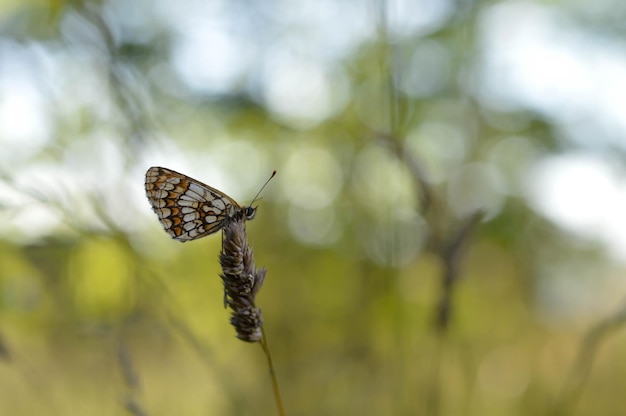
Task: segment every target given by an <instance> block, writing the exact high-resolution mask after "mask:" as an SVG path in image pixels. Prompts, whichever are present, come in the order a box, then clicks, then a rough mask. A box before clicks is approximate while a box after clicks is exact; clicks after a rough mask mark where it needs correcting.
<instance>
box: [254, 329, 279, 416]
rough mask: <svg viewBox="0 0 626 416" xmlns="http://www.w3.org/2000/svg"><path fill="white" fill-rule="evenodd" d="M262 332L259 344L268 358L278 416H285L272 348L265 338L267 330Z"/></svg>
mask: <svg viewBox="0 0 626 416" xmlns="http://www.w3.org/2000/svg"><path fill="white" fill-rule="evenodd" d="M261 332H262V334H263V337H262V338H261V341H259V344H261V348H263V352H264V353H265V356H266V357H267V365H268V367H269V370H270V376H271V378H272V387H273V388H274V399H276V407H277V408H278V414H279V415H280V416H285V408H284V407H283V399H282V398H281V396H280V388H278V379H277V378H276V371H275V370H274V364H273V363H272V354H270V347H269V345H268V344H267V337H266V336H265V330H264V329H263V327H262V326H261Z"/></svg>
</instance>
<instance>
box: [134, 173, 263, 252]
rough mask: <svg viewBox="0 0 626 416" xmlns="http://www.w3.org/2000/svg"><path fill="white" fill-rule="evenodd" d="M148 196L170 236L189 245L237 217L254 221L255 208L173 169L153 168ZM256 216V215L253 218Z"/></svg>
mask: <svg viewBox="0 0 626 416" xmlns="http://www.w3.org/2000/svg"><path fill="white" fill-rule="evenodd" d="M146 196H147V197H148V201H150V205H152V209H153V210H154V212H155V213H156V214H157V216H158V217H159V221H161V224H162V225H163V228H164V229H165V231H167V233H168V234H169V235H170V236H171V237H172V238H174V239H175V240H178V241H181V242H183V243H184V242H185V241H189V240H195V239H197V238H200V237H204V236H205V235H209V234H212V233H215V232H217V231H219V230H220V229H221V228H223V227H224V226H225V225H226V224H227V223H228V221H230V220H231V219H233V218H235V217H243V216H246V214H248V215H247V217H248V219H251V218H252V216H253V214H254V209H253V208H251V207H247V208H242V207H240V206H239V204H237V202H235V201H234V200H233V199H232V198H231V197H229V196H228V195H226V194H224V193H223V192H220V191H218V190H217V189H215V188H211V187H210V186H208V185H205V184H203V183H202V182H199V181H197V180H195V179H192V178H190V177H189V176H185V175H183V174H181V173H178V172H174V171H173V170H169V169H165V168H161V167H152V168H150V169H148V171H147V172H146ZM251 214H252V215H251Z"/></svg>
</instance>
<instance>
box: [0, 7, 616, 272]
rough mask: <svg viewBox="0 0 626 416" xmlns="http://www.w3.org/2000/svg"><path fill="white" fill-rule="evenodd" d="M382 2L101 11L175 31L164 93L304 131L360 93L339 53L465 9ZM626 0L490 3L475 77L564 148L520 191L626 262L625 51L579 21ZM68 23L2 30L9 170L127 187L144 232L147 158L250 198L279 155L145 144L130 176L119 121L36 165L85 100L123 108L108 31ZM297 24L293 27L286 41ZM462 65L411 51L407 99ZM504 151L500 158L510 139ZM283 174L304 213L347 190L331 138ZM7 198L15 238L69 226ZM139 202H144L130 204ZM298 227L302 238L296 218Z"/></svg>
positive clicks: (64, 186)
mask: <svg viewBox="0 0 626 416" xmlns="http://www.w3.org/2000/svg"><path fill="white" fill-rule="evenodd" d="M7 4H9V5H10V4H11V2H8V3H7ZM18 4H19V2H16V3H15V4H14V7H16V8H17V7H19V5H18ZM380 4H383V3H378V2H361V1H331V0H305V1H298V2H289V1H280V0H278V1H272V2H261V3H255V2H231V1H227V0H223V1H205V0H184V1H178V2H171V1H166V0H163V1H148V0H137V1H132V2H129V1H125V0H114V1H109V2H105V6H104V7H105V13H104V15H105V18H106V16H109V20H110V22H114V24H113V26H112V27H113V28H114V32H113V35H114V36H115V37H116V38H117V39H116V40H117V41H124V40H126V41H129V42H130V41H132V43H134V44H141V43H150V42H154V41H156V37H157V36H158V33H159V31H160V30H161V29H162V28H167V29H168V30H170V31H172V32H173V33H175V36H174V42H173V44H172V45H171V55H170V56H169V60H168V61H167V62H163V63H162V64H159V65H154V67H152V68H151V69H150V71H149V79H148V80H147V82H154V81H155V80H158V85H159V87H160V88H162V89H163V90H164V91H166V92H167V93H169V94H171V95H174V96H176V95H178V96H181V97H190V96H194V95H197V94H204V95H209V96H213V97H215V99H216V100H217V99H219V98H220V97H223V96H227V95H229V94H233V93H236V92H240V91H245V92H246V93H247V94H249V95H250V97H252V99H253V100H255V101H256V102H258V103H259V104H260V105H262V106H264V107H265V108H266V109H268V111H269V112H270V113H271V114H272V115H273V116H274V117H275V118H276V119H277V120H280V121H281V122H282V123H284V124H285V125H288V126H290V127H292V128H295V129H302V130H306V129H309V128H312V127H315V126H317V125H319V124H320V123H322V122H324V121H325V120H328V119H329V118H330V117H332V116H333V115H335V114H337V113H338V112H339V111H341V110H342V109H344V108H345V107H346V106H347V105H348V104H349V100H350V99H351V96H352V95H351V94H352V93H354V91H353V90H352V89H353V87H354V86H353V85H351V84H350V80H349V78H348V75H347V73H346V70H345V68H344V67H343V65H342V62H343V60H344V59H346V57H348V56H351V55H354V54H355V53H357V52H358V50H359V48H361V47H363V46H364V45H365V44H367V43H368V42H371V40H372V39H373V38H375V37H376V36H377V35H378V34H377V30H378V29H379V27H380V25H379V24H380V16H382V15H384V16H386V18H387V26H388V28H389V33H390V36H391V37H390V41H391V42H392V43H393V42H394V40H396V39H403V38H408V37H417V38H419V37H420V36H426V35H428V34H429V33H432V32H434V31H436V30H438V29H439V28H441V27H442V26H444V25H446V24H449V19H450V18H451V16H452V13H453V7H457V6H456V4H457V2H452V1H447V0H419V1H408V0H394V1H389V2H387V3H386V9H384V10H383V9H382V6H380ZM5 7H6V8H8V9H10V7H9V6H5ZM616 8H617V9H620V8H619V4H618V3H617V2H610V1H608V0H603V1H600V2H585V1H572V2H560V3H559V2H548V3H546V2H533V1H503V2H496V4H494V5H492V6H490V7H486V8H483V9H481V10H480V16H479V17H480V19H479V21H480V27H479V45H478V46H479V49H478V53H479V55H480V59H477V60H475V62H476V65H475V66H474V67H473V68H472V69H471V73H469V74H467V79H466V80H465V86H466V88H467V90H468V92H469V93H470V94H472V95H473V96H474V97H475V98H476V99H477V100H479V101H480V102H481V103H483V105H485V106H486V107H488V108H491V109H493V111H494V112H502V111H509V110H517V109H522V110H528V111H531V112H535V113H538V114H541V116H542V117H544V118H545V119H548V120H551V122H552V123H553V124H554V126H556V129H557V130H556V134H558V135H559V136H560V139H561V140H563V143H564V145H563V148H564V150H563V151H562V152H560V153H559V155H558V156H554V157H547V158H544V159H542V160H540V161H539V162H538V163H537V164H536V165H533V166H530V167H529V170H530V172H531V175H529V180H528V181H527V182H526V183H524V184H523V186H521V188H520V189H519V190H514V191H511V189H510V188H509V192H512V193H517V194H518V196H523V197H526V198H528V199H529V200H530V202H531V206H533V207H535V209H536V210H537V211H538V212H539V213H541V214H542V215H545V216H546V217H548V218H549V219H550V220H552V221H554V222H555V223H557V224H558V225H560V226H562V227H564V228H566V229H568V230H570V231H572V232H575V233H578V234H579V235H581V236H585V237H587V238H590V239H593V240H598V241H601V242H602V243H603V244H605V245H606V247H607V248H608V250H609V252H610V253H611V254H612V255H613V256H614V257H615V259H618V260H620V261H626V215H624V212H626V183H625V182H624V179H623V176H622V175H621V174H620V172H619V171H618V169H617V160H615V161H614V160H610V158H609V157H608V156H607V153H606V152H602V150H606V149H611V148H615V149H619V150H620V151H624V150H626V139H625V137H626V134H625V133H626V52H624V48H623V45H620V44H616V43H615V42H614V41H612V40H611V37H610V36H607V34H605V33H601V32H597V31H593V30H590V29H588V28H586V27H585V26H584V22H582V21H581V20H580V19H576V18H575V17H576V16H581V15H584V14H588V15H589V16H592V17H594V18H597V19H603V18H606V17H607V14H608V13H611V11H614V10H616ZM5 16H10V13H7V14H6V15H5ZM62 19H63V20H62V22H61V25H60V26H61V31H62V37H63V39H64V43H60V42H56V41H54V40H49V39H48V40H47V39H45V38H43V39H30V40H24V41H16V40H13V39H9V38H3V39H0V147H1V148H2V152H0V165H1V166H2V171H3V172H2V173H3V174H6V173H7V172H9V171H10V172H11V176H12V177H14V178H19V179H17V180H18V183H16V184H15V185H16V187H20V188H21V189H32V190H33V193H37V192H44V193H45V192H48V191H50V190H53V191H52V192H54V189H57V191H58V190H59V189H60V190H63V191H69V193H70V194H71V193H72V192H71V191H72V190H73V191H75V192H80V190H81V189H85V188H90V187H95V186H96V185H95V184H98V185H97V186H98V187H99V191H100V192H102V193H104V194H106V192H111V191H114V190H115V191H118V192H119V189H120V182H122V183H124V187H125V188H124V192H127V194H128V195H129V197H128V200H124V201H122V202H120V203H117V204H116V202H115V201H108V202H107V203H109V204H111V206H109V207H108V209H110V210H111V211H113V212H116V211H120V212H121V211H124V215H119V216H116V218H121V221H123V222H124V226H125V227H131V228H132V227H137V226H138V225H137V224H142V223H143V222H142V220H141V218H144V217H147V216H152V214H151V212H150V210H149V207H148V205H147V203H146V202H145V200H143V194H144V192H143V189H142V187H143V172H144V171H145V169H146V168H147V167H148V166H149V165H158V164H165V165H166V166H168V167H172V168H175V169H176V168H178V167H179V166H191V168H190V169H189V170H190V171H195V172H203V175H204V176H206V177H207V178H211V185H213V186H216V187H218V188H220V189H225V190H226V189H227V190H228V193H230V194H232V195H233V196H234V197H236V198H237V199H240V200H245V199H246V198H247V196H251V195H253V194H254V192H255V190H256V189H258V186H259V182H262V179H263V178H265V177H266V174H268V173H269V172H271V170H272V166H269V165H268V161H267V155H264V150H263V149H261V148H258V147H257V146H255V145H254V143H252V142H248V141H246V140H238V141H234V142H225V143H224V144H223V145H221V147H220V148H219V149H213V154H219V155H221V157H220V159H219V160H218V159H216V158H215V157H213V158H211V156H210V155H207V154H204V153H203V154H201V155H197V154H189V153H187V152H185V151H183V150H181V149H180V148H178V147H176V146H174V145H167V144H165V145H164V144H163V142H162V141H160V142H158V144H155V145H154V146H148V147H147V149H146V150H145V154H144V155H142V156H141V157H140V158H139V162H138V164H137V166H136V167H134V168H132V169H131V173H132V175H130V176H126V177H122V175H124V173H123V172H125V170H124V169H122V166H123V163H124V162H123V160H124V158H123V155H122V152H123V150H122V146H121V143H122V141H121V140H119V139H118V138H116V132H115V131H112V130H108V129H106V128H102V129H99V130H98V131H97V133H96V134H93V133H90V134H91V135H92V136H91V137H89V138H90V141H89V144H85V142H81V141H78V142H72V143H71V144H70V145H69V148H68V149H66V150H65V156H64V157H65V160H66V162H67V163H64V164H63V165H61V166H60V165H58V164H52V163H48V162H46V161H45V160H38V161H37V163H32V164H30V163H25V162H27V161H28V160H29V158H30V157H31V156H32V155H34V154H36V153H37V152H38V151H40V150H41V149H43V148H44V147H46V146H49V145H50V143H51V140H53V130H54V127H55V126H54V123H55V122H56V117H58V115H59V114H71V113H73V112H76V111H79V109H80V108H83V107H88V108H91V109H92V110H93V111H95V112H96V113H97V114H100V115H101V116H102V118H103V119H106V118H107V117H109V116H110V112H112V111H114V110H113V105H112V104H111V102H109V101H108V98H106V97H107V93H106V91H105V89H104V87H103V86H102V85H100V84H99V82H98V81H99V80H100V79H101V78H102V74H101V73H100V72H101V67H102V62H101V61H100V59H101V58H100V56H99V55H98V54H97V53H93V54H90V53H88V51H89V49H90V48H95V49H98V48H103V49H104V48H106V45H105V40H103V39H101V38H100V37H99V34H98V31H97V30H95V29H94V28H93V27H92V25H91V23H89V22H88V21H87V20H86V19H85V18H84V16H82V15H80V14H79V13H76V12H72V11H68V12H67V13H65V14H64V15H63V17H62ZM286 31H289V36H283V34H284V33H285V32H286ZM85 45H87V46H88V47H85ZM451 61H452V59H451V56H450V52H449V51H448V49H446V48H444V47H443V46H442V45H440V44H438V43H436V42H435V41H432V40H428V41H424V42H422V43H420V44H419V46H418V47H417V48H416V50H415V53H414V56H413V58H412V60H410V61H409V62H407V63H398V65H399V66H400V67H401V66H402V65H406V67H405V68H400V69H401V70H402V69H403V70H404V72H405V73H406V76H404V77H403V78H402V79H401V80H400V81H399V85H398V86H399V88H400V89H401V90H402V91H403V92H404V93H406V94H407V95H409V96H414V97H428V96H431V95H434V94H436V93H437V92H438V91H439V90H438V88H440V85H441V84H442V81H441V79H442V77H443V75H442V74H445V73H446V71H445V68H450V66H451ZM400 64H402V65H400ZM435 64H436V65H435ZM442 68H443V70H442ZM128 76H132V74H129V75H128ZM523 124H524V120H511V125H510V126H508V127H507V128H508V129H509V130H510V131H511V137H510V138H508V139H507V140H505V141H503V143H502V144H501V145H500V146H499V149H500V150H502V149H503V148H504V147H507V146H508V150H509V151H511V150H513V151H514V152H518V151H519V152H533V146H534V145H532V144H531V142H532V140H531V138H528V137H524V136H523V135H520V136H516V135H515V131H516V130H523V129H522V127H523ZM568 148H571V149H572V151H569V150H568ZM242 154H245V155H246V160H245V164H244V163H242V165H245V166H246V172H245V173H243V172H239V173H237V172H235V173H233V174H232V175H231V174H230V172H229V174H228V175H226V174H225V172H224V167H225V166H230V165H229V160H232V159H233V158H235V157H240V155H242ZM311 155H313V156H314V158H313V159H314V160H313V162H310V161H311V159H310V157H311ZM492 157H493V158H497V157H498V149H495V150H494V151H493V155H492ZM207 158H208V159H207ZM229 158H230V159H229ZM307 161H309V162H310V163H309V165H310V166H311V167H314V166H319V164H322V165H324V166H325V167H326V169H325V170H324V172H325V173H324V175H323V176H324V177H322V178H321V179H320V178H319V176H320V175H318V174H313V173H311V172H307V171H306V169H304V173H302V174H301V172H303V169H302V167H303V166H307V165H306V162H307ZM88 167H89V168H93V167H98V169H87V168H88ZM312 169H313V168H312ZM181 170H182V169H181ZM285 170H286V173H285V174H284V176H285V179H284V181H285V182H283V184H282V185H280V186H278V188H279V189H280V190H281V193H282V194H283V196H284V197H285V198H287V199H289V200H292V201H299V202H297V203H299V204H300V208H303V209H304V208H306V207H309V208H310V207H311V206H312V204H320V206H317V207H314V208H315V209H324V208H325V207H326V206H328V205H329V204H330V203H331V202H332V201H333V200H334V199H335V198H336V197H337V194H338V193H339V191H340V190H341V187H340V186H335V185H336V184H338V183H341V169H340V168H339V162H338V161H337V159H336V158H335V157H334V156H333V155H332V154H331V153H329V152H328V151H326V150H325V149H324V148H323V147H319V148H316V147H314V146H313V147H312V148H311V149H308V150H307V152H302V151H300V152H299V151H297V150H294V152H293V153H291V154H290V155H289V157H288V159H287V160H286V162H285ZM102 171H106V172H107V175H106V176H105V177H103V176H102V175H100V174H99V172H102ZM90 172H92V173H90ZM186 173H187V172H186ZM190 174H191V173H190ZM298 175H300V176H298ZM198 179H201V180H203V179H204V177H199V178H198ZM257 179H258V180H257ZM305 185H307V186H305ZM43 189H47V190H48V191H42V190H43ZM294 189H295V190H294ZM0 193H1V194H2V195H3V196H2V203H4V204H7V205H12V204H15V205H19V204H25V205H26V206H27V207H28V208H27V210H26V211H25V212H23V213H15V215H13V216H12V217H11V218H10V222H9V224H3V225H0V227H2V228H3V229H4V230H5V231H10V232H11V234H12V235H14V236H15V238H18V239H19V238H28V239H35V238H40V237H41V236H42V235H46V234H47V233H49V232H52V230H54V229H55V226H56V224H57V222H58V221H60V218H59V217H58V215H55V213H54V212H49V211H48V210H47V209H46V207H42V206H40V205H36V204H32V201H31V200H29V198H28V196H27V195H24V194H23V193H20V192H16V191H15V189H14V188H12V187H11V186H5V185H3V186H2V189H0ZM73 203H75V204H76V210H77V212H78V213H77V215H78V216H80V215H83V214H84V215H85V217H86V218H89V217H90V215H89V212H88V211H89V207H81V203H80V202H79V201H73ZM128 204H130V205H131V206H133V207H134V211H133V210H128V209H127V208H128V207H127V205H128ZM82 210H84V211H85V212H84V213H82V214H81V212H82ZM26 216H27V217H26ZM26 218H28V220H25V219H26ZM153 220H154V218H152V217H150V221H153ZM311 221H312V222H311V224H312V225H311V227H309V228H308V229H307V230H305V231H306V232H303V233H302V235H301V236H300V239H301V240H306V239H307V238H309V239H311V242H316V241H317V242H324V243H332V242H333V241H334V239H335V238H336V235H333V234H332V232H331V231H330V230H326V231H325V232H320V235H319V236H316V235H315V233H314V232H315V230H319V228H318V227H317V226H315V224H320V222H319V221H317V222H316V220H315V218H312V219H311ZM293 229H294V232H295V233H296V234H298V229H297V227H295V226H294V227H293Z"/></svg>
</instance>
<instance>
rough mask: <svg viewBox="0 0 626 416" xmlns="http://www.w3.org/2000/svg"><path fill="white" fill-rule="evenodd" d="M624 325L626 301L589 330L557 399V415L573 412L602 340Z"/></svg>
mask: <svg viewBox="0 0 626 416" xmlns="http://www.w3.org/2000/svg"><path fill="white" fill-rule="evenodd" d="M624 326H626V302H625V303H624V305H622V307H621V308H620V309H619V310H617V312H615V313H614V314H612V315H610V316H608V317H606V318H605V319H603V320H602V321H600V322H598V323H597V324H596V325H594V326H593V327H592V328H591V329H590V330H589V331H588V332H587V334H586V335H585V337H584V338H583V339H582V341H581V344H580V349H579V351H578V356H577V357H576V360H575V361H574V364H573V365H572V369H571V371H570V375H569V377H568V378H567V380H566V381H565V385H564V387H563V390H562V392H561V394H560V396H559V398H558V399H557V401H556V404H555V407H554V412H553V414H554V415H555V416H561V415H570V414H573V412H574V408H575V407H576V404H577V402H578V399H579V398H580V395H581V393H582V391H583V388H584V387H585V384H586V382H587V380H588V378H589V374H590V372H591V368H592V366H593V362H594V360H595V358H596V355H597V354H598V350H599V349H600V346H601V345H602V342H603V341H604V340H605V339H606V338H608V337H609V335H611V334H613V333H614V332H616V331H617V330H619V329H621V328H623V327H624Z"/></svg>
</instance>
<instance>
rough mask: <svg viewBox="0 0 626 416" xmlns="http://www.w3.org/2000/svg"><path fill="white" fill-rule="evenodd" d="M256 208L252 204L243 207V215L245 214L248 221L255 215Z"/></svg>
mask: <svg viewBox="0 0 626 416" xmlns="http://www.w3.org/2000/svg"><path fill="white" fill-rule="evenodd" d="M256 208H257V207H253V206H249V207H245V208H244V212H243V213H244V215H245V216H246V219H247V220H248V221H250V220H251V219H253V218H254V216H255V215H256Z"/></svg>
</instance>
